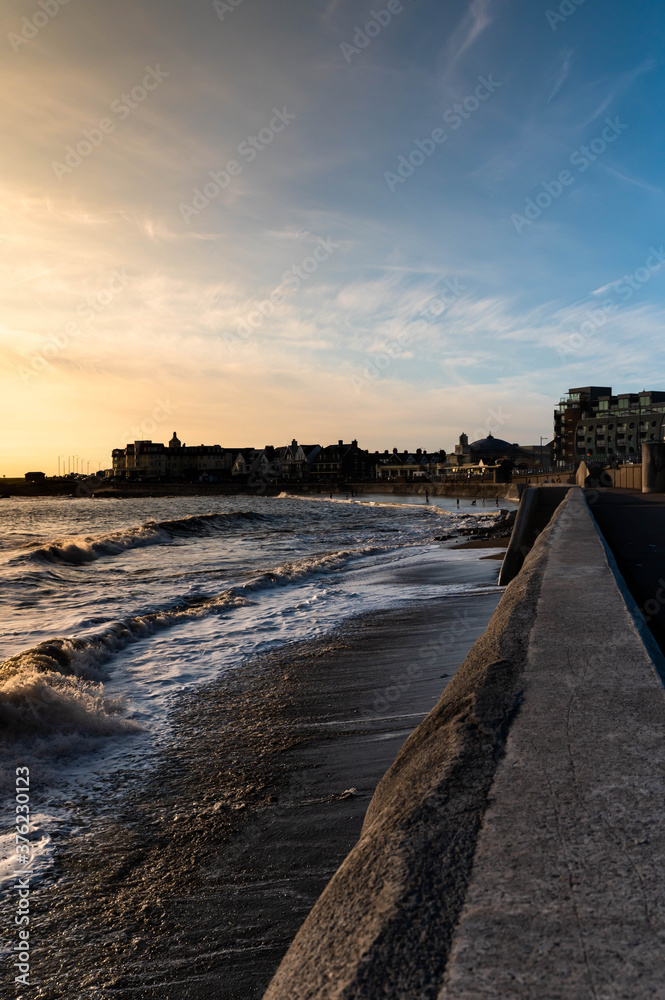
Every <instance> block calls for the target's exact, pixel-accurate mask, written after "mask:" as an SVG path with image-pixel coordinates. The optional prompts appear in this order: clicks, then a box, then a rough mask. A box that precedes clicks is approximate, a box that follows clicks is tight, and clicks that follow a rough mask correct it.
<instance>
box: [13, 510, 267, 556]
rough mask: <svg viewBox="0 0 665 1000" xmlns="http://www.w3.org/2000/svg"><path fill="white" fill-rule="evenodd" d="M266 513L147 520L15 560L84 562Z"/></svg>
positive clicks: (34, 548)
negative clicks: (131, 526) (140, 523)
mask: <svg viewBox="0 0 665 1000" xmlns="http://www.w3.org/2000/svg"><path fill="white" fill-rule="evenodd" d="M263 520H265V518H264V515H263V514H258V513H255V512H254V511H250V510H238V511H231V512H229V513H226V514H224V513H213V514H198V515H194V516H191V517H181V518H176V519H174V520H172V521H147V522H146V523H145V524H142V525H139V527H133V528H121V529H119V530H118V531H112V532H110V533H109V534H106V535H92V536H90V535H86V536H75V537H72V538H54V539H52V540H51V541H49V542H39V543H31V544H30V545H29V546H26V548H30V549H31V551H30V552H24V553H21V555H18V556H14V557H13V558H12V559H10V560H9V561H10V562H12V563H17V562H26V561H31V562H34V561H38V562H48V563H69V564H70V565H77V566H78V565H82V564H83V563H88V562H94V561H95V560H96V559H100V558H101V557H103V556H117V555H120V554H121V553H123V552H126V551H127V550H128V549H137V548H143V547H144V546H147V545H169V544H170V543H171V542H173V541H174V540H175V539H177V538H191V537H198V538H206V537H209V536H210V535H213V534H215V533H217V532H218V531H220V530H223V529H224V528H227V527H229V526H230V525H232V524H233V523H234V522H237V521H263Z"/></svg>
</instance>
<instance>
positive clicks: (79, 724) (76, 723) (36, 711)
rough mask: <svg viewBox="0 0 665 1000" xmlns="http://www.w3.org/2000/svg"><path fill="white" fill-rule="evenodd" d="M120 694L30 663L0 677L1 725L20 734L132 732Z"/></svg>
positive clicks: (132, 724)
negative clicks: (28, 665)
mask: <svg viewBox="0 0 665 1000" xmlns="http://www.w3.org/2000/svg"><path fill="white" fill-rule="evenodd" d="M124 710H125V703H124V700H123V699H122V698H110V697H108V696H107V695H106V694H105V692H104V686H103V684H100V683H95V682H94V681H86V680H82V679H81V678H78V677H64V676H63V675H62V674H53V673H49V674H44V673H40V672H39V671H38V670H37V669H35V668H34V667H33V668H28V669H25V670H22V671H20V672H19V673H15V674H12V675H11V676H9V677H5V678H3V679H2V680H1V681H0V729H4V730H5V731H6V732H14V733H20V734H21V735H26V734H28V733H31V734H36V733H38V734H41V735H46V734H50V733H54V732H68V731H69V732H71V731H74V732H77V733H85V734H86V735H90V736H115V735H117V734H120V733H135V732H138V731H139V730H140V729H141V727H140V725H139V724H138V723H137V722H135V721H134V720H133V719H128V718H126V717H123V714H122V713H123V712H124Z"/></svg>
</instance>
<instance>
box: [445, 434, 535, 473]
mask: <svg viewBox="0 0 665 1000" xmlns="http://www.w3.org/2000/svg"><path fill="white" fill-rule="evenodd" d="M552 456H553V442H542V443H541V444H517V442H514V443H511V442H509V441H504V440H503V439H502V438H495V437H494V435H493V434H492V433H491V432H490V433H488V435H487V437H484V438H479V439H478V440H477V441H472V442H471V443H470V444H469V438H468V435H466V434H460V438H459V443H458V444H456V445H455V453H454V455H450V456H449V458H448V460H447V461H446V463H445V469H446V471H447V472H456V471H458V470H460V469H461V470H466V471H468V472H469V473H472V472H476V473H478V472H479V471H486V470H487V468H488V467H493V466H497V465H500V464H501V463H502V462H512V463H513V465H514V467H515V468H517V469H538V468H549V467H550V465H551V464H552Z"/></svg>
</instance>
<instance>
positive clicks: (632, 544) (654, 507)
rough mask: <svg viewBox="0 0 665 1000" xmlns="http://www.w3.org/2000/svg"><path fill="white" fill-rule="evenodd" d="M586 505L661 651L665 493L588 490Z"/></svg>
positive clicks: (664, 624) (664, 609)
mask: <svg viewBox="0 0 665 1000" xmlns="http://www.w3.org/2000/svg"><path fill="white" fill-rule="evenodd" d="M587 497H588V500H589V505H590V508H591V511H592V513H593V515H594V517H595V519H596V521H597V523H598V526H599V528H600V530H601V531H602V533H603V535H604V537H605V540H606V541H607V543H608V545H609V546H610V548H611V550H612V553H613V555H614V557H615V559H616V561H617V564H618V566H619V570H620V571H621V573H622V575H623V577H624V579H625V581H626V584H627V585H628V587H629V589H630V591H631V593H632V595H633V597H634V599H635V601H636V603H637V605H638V607H639V608H640V609H641V611H642V613H643V614H644V617H645V618H646V619H647V621H648V624H649V628H650V629H651V631H652V632H653V635H654V638H655V639H656V641H657V642H658V644H659V646H660V648H661V650H663V651H664V652H665V494H663V493H647V494H644V493H641V492H637V491H636V490H611V489H607V490H603V489H599V490H589V491H587Z"/></svg>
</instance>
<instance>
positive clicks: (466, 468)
mask: <svg viewBox="0 0 665 1000" xmlns="http://www.w3.org/2000/svg"><path fill="white" fill-rule="evenodd" d="M551 460H552V450H551V445H550V444H542V445H532V446H521V445H518V444H511V443H509V442H508V441H503V440H502V439H500V438H495V437H493V436H492V435H491V434H488V436H487V437H486V438H482V439H480V440H478V441H474V442H471V443H469V440H468V436H467V435H466V434H461V435H460V438H459V443H458V444H457V445H456V446H455V450H454V453H452V454H451V455H448V454H447V453H446V452H445V450H444V449H443V448H442V449H440V450H439V451H434V452H428V451H426V450H425V449H422V448H416V449H415V451H401V452H400V451H398V449H397V448H393V449H392V451H388V450H385V451H383V452H370V451H367V450H365V449H363V448H361V447H360V446H359V445H358V442H357V441H356V440H353V441H351V442H350V443H346V442H344V441H343V440H341V439H340V440H339V441H338V442H337V444H331V445H326V446H322V445H320V444H299V443H298V441H297V440H295V438H294V439H293V441H291V444H288V445H284V446H281V447H280V446H277V447H276V446H272V445H266V446H265V447H263V448H228V447H222V446H221V445H218V444H216V445H203V444H201V445H194V446H191V445H189V446H188V445H186V444H183V443H182V442H181V441H180V439H179V438H178V435H177V433H176V432H175V431H174V433H173V437H172V438H171V440H170V441H169V443H168V445H164V444H160V443H157V442H153V441H134V442H133V443H131V444H127V445H126V447H125V448H116V449H115V450H114V451H113V469H112V475H113V476H114V477H116V478H119V479H141V480H145V479H153V480H154V479H168V480H171V479H183V480H195V479H199V480H203V481H208V482H221V481H225V480H231V481H233V480H236V481H240V482H242V481H246V480H248V479H251V478H252V477H256V478H259V479H261V480H275V481H279V482H305V481H308V482H315V483H326V482H329V483H331V484H333V483H338V482H340V481H348V482H359V481H368V480H373V481H376V480H379V481H381V480H391V479H399V480H400V481H404V480H407V481H411V480H416V479H421V480H441V479H444V478H448V477H449V476H455V475H462V476H473V475H479V474H483V472H484V471H486V470H487V469H488V468H496V467H497V466H498V465H500V464H501V463H509V464H510V466H511V468H512V467H517V468H524V469H527V468H549V466H550V464H551ZM109 471H110V472H111V470H109Z"/></svg>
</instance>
